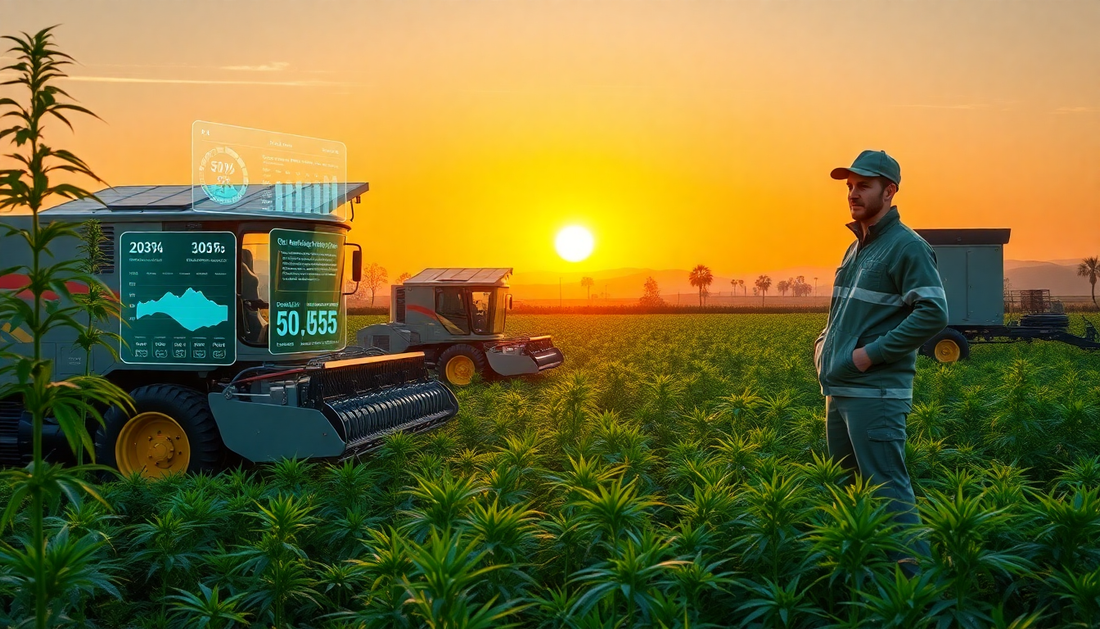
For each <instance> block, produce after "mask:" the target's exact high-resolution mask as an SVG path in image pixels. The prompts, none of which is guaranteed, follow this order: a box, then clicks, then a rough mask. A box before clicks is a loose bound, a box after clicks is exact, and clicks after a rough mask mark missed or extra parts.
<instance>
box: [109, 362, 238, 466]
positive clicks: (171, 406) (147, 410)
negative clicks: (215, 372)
mask: <svg viewBox="0 0 1100 629" xmlns="http://www.w3.org/2000/svg"><path fill="white" fill-rule="evenodd" d="M130 396H131V397H132V398H133V399H134V407H135V412H134V414H133V415H129V414H128V413H126V412H125V411H123V410H121V409H119V408H117V407H114V408H111V409H110V410H109V411H107V413H106V415H105V416H104V418H103V419H104V424H105V426H104V427H102V428H100V429H99V430H97V431H96V435H95V451H96V460H97V462H99V463H102V464H104V465H110V466H111V467H114V468H116V469H118V471H120V472H122V473H123V474H127V475H129V474H132V473H134V472H141V475H142V476H145V477H147V478H161V477H163V476H167V475H169V474H174V473H177V472H213V471H217V470H218V469H219V468H220V467H221V465H222V463H223V462H224V459H225V453H226V451H225V447H224V446H223V445H222V439H221V434H220V433H219V432H218V425H217V422H215V421H214V415H213V414H212V413H211V412H210V405H209V404H208V403H207V401H206V396H205V395H203V394H202V393H200V392H198V391H196V390H194V389H189V388H187V387H182V386H179V385H174V384H154V385H150V386H145V387H139V388H137V389H134V390H133V391H132V392H131V393H130Z"/></svg>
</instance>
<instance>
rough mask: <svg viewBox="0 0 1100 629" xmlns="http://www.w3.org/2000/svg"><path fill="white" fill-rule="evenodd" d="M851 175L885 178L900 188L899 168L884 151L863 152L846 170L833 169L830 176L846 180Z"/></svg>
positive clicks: (895, 161) (894, 160) (896, 162)
mask: <svg viewBox="0 0 1100 629" xmlns="http://www.w3.org/2000/svg"><path fill="white" fill-rule="evenodd" d="M851 173H855V174H857V175H863V176H864V177H886V178H887V179H889V180H890V181H892V182H894V185H896V186H898V187H901V166H898V161H897V160H896V159H894V158H893V157H890V156H889V155H887V154H886V151H871V150H867V151H863V152H862V153H860V154H859V157H857V158H856V161H854V162H852V165H851V166H849V167H848V168H834V169H833V172H832V173H831V176H832V178H833V179H847V178H848V175H849V174H851Z"/></svg>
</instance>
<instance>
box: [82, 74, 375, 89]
mask: <svg viewBox="0 0 1100 629" xmlns="http://www.w3.org/2000/svg"><path fill="white" fill-rule="evenodd" d="M64 80H66V81H77V82H79V83H138V84H161V85H261V86H274V87H347V86H349V85H353V84H350V83H341V82H337V81H241V80H232V79H230V80H220V79H146V78H135V77H122V76H70V77H66V78H65V79H64Z"/></svg>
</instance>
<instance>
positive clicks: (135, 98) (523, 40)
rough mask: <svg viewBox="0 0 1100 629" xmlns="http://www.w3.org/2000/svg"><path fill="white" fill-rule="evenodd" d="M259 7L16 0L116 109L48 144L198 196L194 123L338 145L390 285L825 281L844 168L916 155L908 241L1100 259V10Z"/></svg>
mask: <svg viewBox="0 0 1100 629" xmlns="http://www.w3.org/2000/svg"><path fill="white" fill-rule="evenodd" d="M260 6H261V5H258V4H254V3H238V2H223V3H219V4H218V5H217V10H216V14H217V19H211V13H210V12H209V10H207V9H209V7H207V9H197V8H192V7H191V5H189V4H179V3H164V2H140V1H138V0H118V1H116V2H110V3H85V2H76V1H72V2H65V1H61V0H50V1H46V2H13V3H8V4H5V5H4V9H3V11H2V13H3V16H4V17H3V22H4V25H3V29H2V30H3V31H4V32H5V33H15V32H18V31H23V30H25V31H30V32H34V31H37V30H38V29H40V28H42V27H43V26H47V25H51V24H61V26H60V27H59V28H58V29H57V30H56V37H57V43H58V45H59V46H60V47H61V49H62V50H64V51H65V52H67V53H70V54H72V55H73V56H74V57H75V58H76V59H77V60H78V61H79V64H78V65H74V66H70V67H68V71H69V72H70V73H71V74H72V78H71V79H69V80H67V81H65V82H64V83H63V87H64V88H65V89H66V90H67V91H68V92H69V93H71V94H72V95H73V96H74V97H75V98H76V99H78V100H79V101H80V103H81V104H82V105H85V106H87V107H89V108H90V109H91V110H93V111H94V112H95V113H96V114H98V115H99V116H100V117H101V118H103V120H104V121H105V122H99V121H95V120H90V119H78V121H77V123H76V127H77V128H76V133H75V134H70V133H69V131H68V130H67V129H66V128H65V127H64V125H63V124H61V123H60V122H52V123H51V125H52V126H51V127H49V128H48V129H47V138H48V140H49V141H50V144H51V145H57V146H63V147H65V148H68V149H71V150H73V151H74V152H75V153H76V154H77V155H78V156H80V157H81V158H83V159H84V160H85V161H87V162H88V163H89V164H90V165H91V166H92V168H93V169H94V170H95V172H96V173H97V174H99V175H100V176H101V177H103V179H105V180H106V181H107V182H108V183H110V184H112V185H134V184H169V183H174V184H180V183H188V182H189V181H190V159H191V147H190V144H189V130H190V128H191V123H192V122H193V121H194V120H196V119H203V120H211V121H217V122H222V123H226V124H234V125H242V126H248V127H254V128H262V129H271V130H277V131H281V132H285V133H292V134H300V135H306V136H311V137H317V138H325V139H333V140H339V141H342V142H344V143H345V144H346V145H347V149H348V176H349V178H350V179H351V180H352V181H369V182H370V184H371V185H370V192H369V193H367V194H365V195H363V197H362V204H360V205H358V206H356V207H355V213H356V219H355V223H354V229H353V231H352V233H351V240H352V241H353V242H357V243H359V244H361V245H362V246H363V248H364V259H365V260H366V261H367V262H378V263H380V264H381V265H383V266H384V267H386V268H387V269H388V270H389V273H390V277H396V276H397V275H398V274H400V273H402V272H408V273H416V272H418V271H419V270H421V269H423V268H426V267H432V266H439V267H450V266H486V267H493V266H509V267H514V268H515V269H516V273H517V274H522V273H526V272H533V271H539V272H545V273H547V274H557V273H568V272H574V271H575V272H578V273H581V274H584V275H592V276H595V277H599V276H600V275H601V272H602V271H603V270H607V269H623V268H648V269H683V270H684V271H685V273H686V270H688V269H691V268H693V267H694V266H695V265H697V264H706V265H708V266H709V267H710V268H711V269H712V270H713V271H714V272H715V273H716V274H718V275H721V276H723V277H726V276H729V277H749V276H750V275H751V276H755V275H753V274H757V273H766V272H771V271H773V270H777V269H792V268H804V267H813V269H812V270H805V271H796V272H794V273H792V274H795V275H797V274H806V275H808V276H814V275H817V276H820V277H831V270H832V269H834V268H835V266H836V262H837V260H839V259H840V256H841V255H842V254H843V252H844V249H845V247H847V246H848V244H849V243H850V242H851V239H852V234H851V232H849V231H848V230H847V229H845V228H844V223H845V222H847V221H848V220H850V218H849V216H848V208H847V203H846V200H845V195H846V190H845V186H844V183H843V182H837V181H833V180H831V179H830V178H829V171H830V170H831V169H832V168H834V167H836V166H847V165H849V164H851V161H852V159H853V158H854V157H855V156H856V155H857V154H859V152H860V151H861V150H863V149H866V148H872V149H884V150H886V151H887V152H889V153H890V154H891V155H893V156H894V157H895V158H897V160H898V161H899V163H900V164H901V169H902V177H903V182H902V185H901V188H900V191H899V192H898V194H897V196H896V197H895V202H896V203H897V205H898V208H899V210H900V212H901V216H902V220H903V221H905V222H906V224H908V225H909V226H911V227H914V228H929V227H939V228H949V227H1009V228H1012V239H1011V241H1010V242H1009V244H1008V245H1007V247H1006V250H1005V255H1006V258H1009V259H1016V260H1055V259H1079V258H1081V257H1084V256H1090V255H1098V254H1100V187H1098V186H1100V151H1097V149H1096V147H1098V146H1100V83H1098V82H1097V81H1096V80H1095V78H1096V76H1097V70H1098V69H1100V62H1098V61H1097V60H1098V59H1100V38H1098V37H1096V36H1095V26H1096V25H1097V24H1100V3H1096V2H1091V1H1073V0H1070V1H1067V2H1015V3H991V2H983V1H981V0H959V1H957V2H945V1H929V2H919V3H916V2H875V1H873V0H836V1H835V2H806V1H797V0H771V1H762V0H713V1H711V0H702V1H699V2H667V1H665V0H637V1H632V2H629V3H622V2H616V1H612V0H500V1H498V2H482V1H477V0H470V1H467V2H451V1H446V0H416V1H413V2H354V1H351V0H333V1H332V2H326V3H323V4H317V3H309V2H295V1H291V0H272V1H271V2H267V3H264V4H263V5H262V6H263V8H262V10H261V9H260V8H259V7H260ZM345 24H353V25H355V26H354V29H353V31H352V32H346V31H345V30H342V29H343V27H342V25H345ZM210 42H217V45H210ZM868 51H888V52H886V53H883V54H879V53H877V52H876V53H875V54H870V53H868ZM883 55H885V56H883ZM11 95H14V94H13V93H10V92H9V91H7V88H3V87H0V96H11ZM0 166H2V164H0ZM1052 216H1057V219H1058V220H1051V217H1052ZM577 224H584V225H586V227H587V228H588V229H590V230H591V232H592V233H594V234H597V235H598V238H599V246H598V247H596V248H595V249H594V250H593V251H592V253H591V255H590V256H588V257H587V258H586V259H584V260H583V261H582V262H569V261H567V260H568V258H567V257H566V256H565V255H558V252H557V250H556V242H555V236H556V235H557V233H556V232H557V230H559V229H561V228H562V227H565V226H568V225H577ZM547 226H550V227H549V228H548V227H547ZM547 229H552V230H553V233H551V234H550V235H549V236H547V235H545V234H546V233H547V232H546V230H547ZM501 232H506V233H508V234H509V235H511V236H512V237H507V238H490V235H491V234H496V233H501ZM413 243H415V246H411V245H412V244H413ZM548 277H551V275H548ZM552 277H554V278H557V275H552ZM684 277H685V278H686V275H684ZM577 281H579V279H578V280H577ZM822 281H823V282H824V281H825V280H822ZM555 283H556V282H555ZM684 283H685V287H684V288H685V290H688V289H690V288H691V287H690V286H687V285H686V280H684ZM662 287H665V288H666V290H667V289H668V288H670V287H666V286H665V285H664V284H662ZM1086 289H1087V286H1086ZM578 290H579V289H578ZM639 290H640V289H639ZM727 290H729V289H728V288H727Z"/></svg>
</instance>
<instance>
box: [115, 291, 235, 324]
mask: <svg viewBox="0 0 1100 629" xmlns="http://www.w3.org/2000/svg"><path fill="white" fill-rule="evenodd" d="M136 310H137V312H136V315H137V318H138V319H141V318H142V317H148V316H152V315H155V314H165V315H168V316H169V317H171V318H172V319H173V320H175V322H176V323H178V324H180V325H181V326H183V328H184V329H186V330H187V331H189V332H194V331H196V330H198V329H200V328H207V327H213V326H216V325H218V324H220V323H225V322H226V321H229V306H227V305H222V304H219V303H217V302H214V301H213V300H211V299H209V298H207V296H206V295H204V294H203V293H202V291H197V290H195V289H193V288H188V289H187V290H185V291H184V292H183V294H182V295H179V296H177V295H176V294H175V293H172V292H171V291H169V292H166V293H164V296H163V297H161V298H160V299H154V300H150V301H139V302H138V303H137V307H136Z"/></svg>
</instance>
